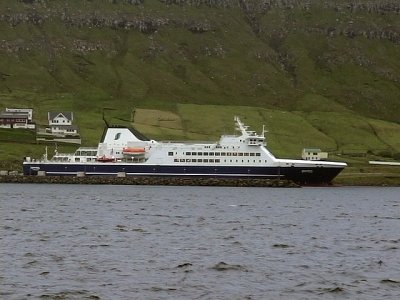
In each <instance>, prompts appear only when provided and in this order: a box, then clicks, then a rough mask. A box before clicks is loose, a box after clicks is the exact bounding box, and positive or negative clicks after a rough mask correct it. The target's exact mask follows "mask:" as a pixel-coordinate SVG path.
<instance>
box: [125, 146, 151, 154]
mask: <svg viewBox="0 0 400 300" xmlns="http://www.w3.org/2000/svg"><path fill="white" fill-rule="evenodd" d="M144 153H145V149H144V148H131V147H127V148H123V149H122V154H125V155H143V154H144Z"/></svg>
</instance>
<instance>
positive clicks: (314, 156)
mask: <svg viewBox="0 0 400 300" xmlns="http://www.w3.org/2000/svg"><path fill="white" fill-rule="evenodd" d="M301 158H302V159H304V160H327V159H328V152H322V151H321V149H318V148H304V149H303V152H302V153H301Z"/></svg>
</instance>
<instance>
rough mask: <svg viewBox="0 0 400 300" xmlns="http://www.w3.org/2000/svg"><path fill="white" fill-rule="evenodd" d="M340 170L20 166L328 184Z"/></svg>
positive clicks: (65, 172)
mask: <svg viewBox="0 0 400 300" xmlns="http://www.w3.org/2000/svg"><path fill="white" fill-rule="evenodd" d="M342 170H343V168H341V167H315V168H312V167H311V168H303V167H267V166H264V167H263V166H260V167H254V166H182V165H180V166H172V165H145V164H119V163H104V164H98V163H97V164H73V163H72V164H71V163H68V164H62V163H24V165H23V171H24V175H37V174H38V172H39V171H44V172H46V173H45V174H46V175H49V176H76V175H77V174H78V172H81V173H84V174H85V175H86V176H93V175H94V176H117V174H118V173H120V172H124V173H125V174H126V176H184V177H192V176H196V177H224V178H227V177H228V178H229V177H231V178H269V179H278V178H279V179H285V180H291V181H294V182H296V183H300V184H326V183H330V182H331V181H332V179H333V178H335V176H336V175H338V174H339V173H340V172H341V171H342Z"/></svg>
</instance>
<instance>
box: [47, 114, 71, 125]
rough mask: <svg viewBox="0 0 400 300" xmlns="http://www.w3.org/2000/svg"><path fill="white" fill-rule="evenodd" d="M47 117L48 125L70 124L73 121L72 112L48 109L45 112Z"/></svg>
mask: <svg viewBox="0 0 400 300" xmlns="http://www.w3.org/2000/svg"><path fill="white" fill-rule="evenodd" d="M47 119H48V120H49V125H50V126H52V125H72V122H73V121H74V114H73V112H70V111H68V112H54V111H50V112H48V113H47Z"/></svg>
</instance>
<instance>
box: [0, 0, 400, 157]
mask: <svg viewBox="0 0 400 300" xmlns="http://www.w3.org/2000/svg"><path fill="white" fill-rule="evenodd" d="M5 107H31V108H33V109H34V118H35V120H36V121H37V122H38V123H39V124H45V123H46V122H47V120H46V117H47V111H50V110H60V111H73V112H74V113H75V116H76V123H77V125H78V126H79V127H80V130H81V135H82V139H83V142H84V144H86V145H93V144H95V143H97V141H98V139H99V138H100V136H101V132H102V128H103V121H102V111H103V108H104V107H106V108H113V109H114V110H107V111H106V115H107V118H109V119H110V121H111V122H113V123H125V124H127V123H130V122H131V121H134V123H135V125H136V126H137V127H138V129H140V130H142V131H143V132H144V133H145V134H147V135H149V136H151V137H152V138H157V139H158V138H161V139H202V140H204V139H216V138H217V137H218V135H219V133H221V132H228V133H231V132H232V129H233V125H232V118H233V115H239V116H241V117H242V118H243V119H244V121H245V122H246V123H249V125H251V126H252V127H253V128H254V129H258V130H260V129H261V126H262V125H263V124H265V125H266V126H267V128H268V130H269V133H268V141H269V145H270V148H271V149H272V151H273V152H274V153H275V154H277V155H278V156H294V157H298V156H299V155H300V152H301V149H302V148H303V147H309V146H312V147H320V148H322V149H324V150H327V151H330V152H331V154H332V155H334V156H335V155H337V156H339V155H340V156H342V157H343V156H345V159H347V160H348V161H349V162H352V159H353V158H352V157H354V155H357V154H360V153H361V154H363V153H364V154H365V155H371V156H381V157H382V156H387V157H393V156H396V155H397V153H399V152H400V125H399V121H400V117H399V115H400V2H399V1H395V0H377V1H363V0H357V1H356V0H337V1H317V0H262V1H261V0H252V1H245V0H237V1H234V0H208V1H206V0H159V1H158V0H157V1H156V0H97V1H94V0H93V1H90V0H69V1H60V0H51V1H50V0H20V1H16V0H2V1H1V2H0V109H4V108H5ZM133 111H134V113H133ZM133 115H134V119H132V116H133ZM12 136H13V133H10V132H9V131H6V130H2V131H0V141H1V146H0V159H2V160H4V159H7V161H9V160H12V159H14V160H15V161H18V160H20V154H21V152H22V151H25V153H29V155H31V154H32V155H33V154H38V153H39V152H42V151H43V146H42V145H36V144H35V143H34V139H33V142H32V141H31V142H32V143H30V142H29V139H27V140H26V141H27V142H28V143H23V142H21V141H20V140H19V139H18V138H16V140H13V139H12ZM10 137H11V141H10ZM15 145H19V146H18V151H15V150H13V149H15V148H16V147H15Z"/></svg>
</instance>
